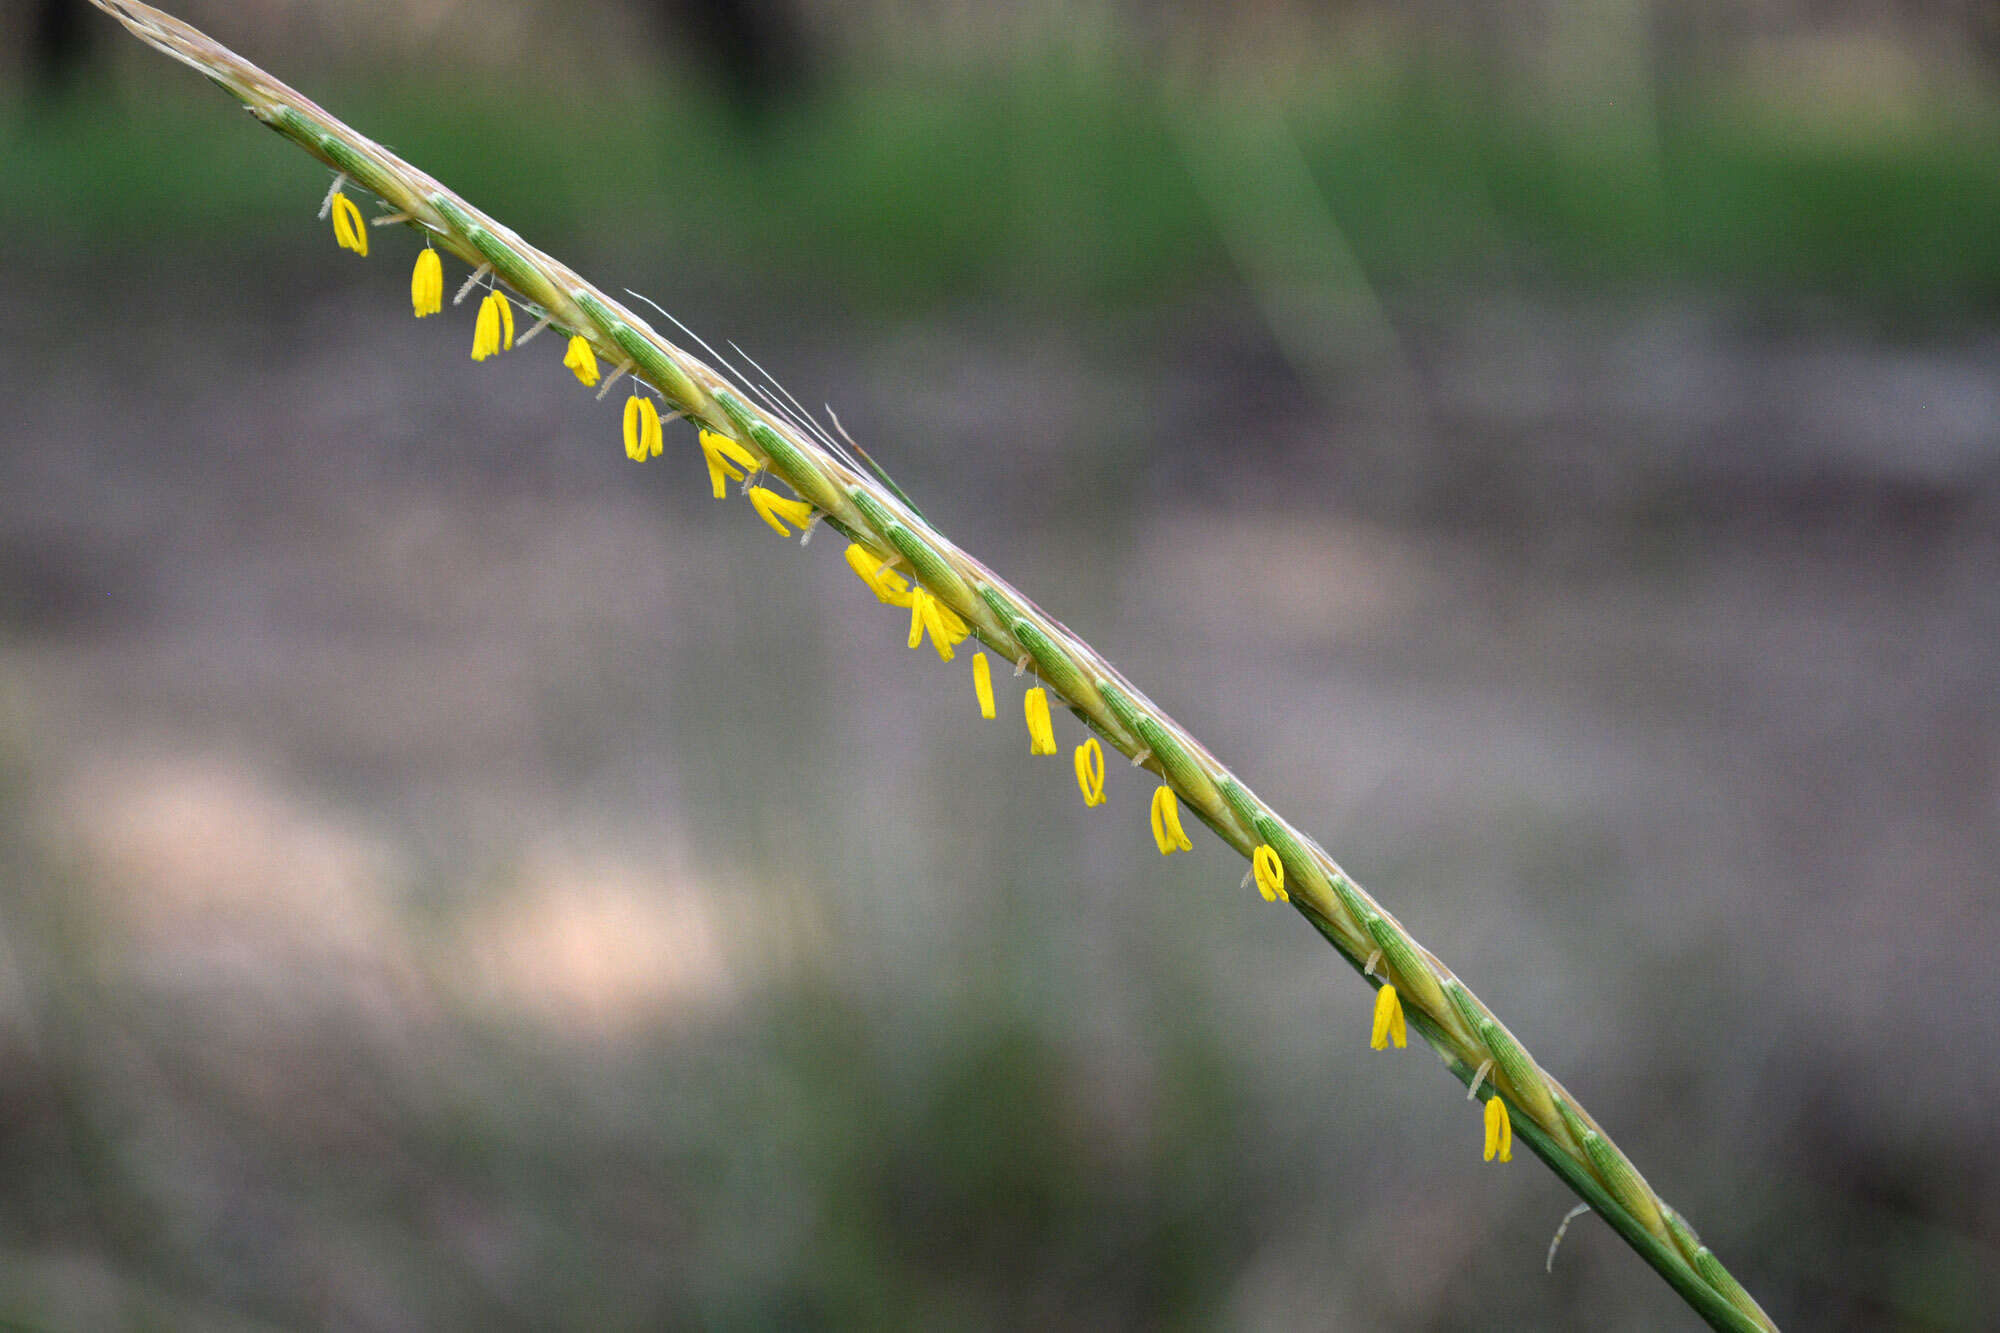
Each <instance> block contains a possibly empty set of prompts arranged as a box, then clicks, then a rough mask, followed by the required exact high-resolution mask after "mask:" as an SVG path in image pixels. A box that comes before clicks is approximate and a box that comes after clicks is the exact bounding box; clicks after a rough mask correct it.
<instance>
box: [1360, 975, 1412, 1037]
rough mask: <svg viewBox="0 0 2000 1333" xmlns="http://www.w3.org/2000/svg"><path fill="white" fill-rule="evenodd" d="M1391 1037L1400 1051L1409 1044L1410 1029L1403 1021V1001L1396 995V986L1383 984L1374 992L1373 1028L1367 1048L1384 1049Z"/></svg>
mask: <svg viewBox="0 0 2000 1333" xmlns="http://www.w3.org/2000/svg"><path fill="white" fill-rule="evenodd" d="M1392 1039H1393V1040H1394V1041H1395V1043H1396V1049H1397V1050H1399V1051H1400V1050H1402V1049H1403V1048H1404V1047H1405V1046H1408V1045H1409V1044H1410V1030H1409V1027H1408V1026H1407V1025H1406V1024H1405V1023H1404V1022H1403V1002H1402V1001H1401V1000H1400V999H1398V998H1397V997H1396V988H1395V987H1394V986H1391V985H1387V984H1384V985H1383V986H1382V987H1381V989H1379V990H1377V991H1376V992H1375V1030H1374V1031H1373V1032H1372V1033H1370V1034H1369V1037H1368V1046H1369V1049H1371V1050H1376V1051H1380V1050H1385V1049H1387V1047H1388V1045H1389V1042H1390V1041H1391V1040H1392Z"/></svg>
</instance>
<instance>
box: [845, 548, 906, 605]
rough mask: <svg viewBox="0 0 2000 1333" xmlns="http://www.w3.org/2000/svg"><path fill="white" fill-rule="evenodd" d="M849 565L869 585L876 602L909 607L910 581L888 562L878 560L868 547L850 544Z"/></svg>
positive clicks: (848, 549)
mask: <svg viewBox="0 0 2000 1333" xmlns="http://www.w3.org/2000/svg"><path fill="white" fill-rule="evenodd" d="M847 564H848V568H850V569H852V570H853V571H854V572H855V574H857V575H858V576H860V579H861V581H862V582H863V583H865V584H867V585H868V590H869V591H870V592H872V593H874V594H875V597H876V600H878V601H881V602H885V603H887V604H888V605H890V606H908V605H909V604H910V585H909V581H908V580H906V579H905V578H904V577H903V576H902V575H901V574H898V573H897V572H896V571H894V570H893V569H890V568H889V562H888V561H886V560H882V559H880V558H878V557H877V556H876V554H875V553H874V552H873V551H871V550H869V549H868V548H867V547H865V546H863V545H861V544H860V543H859V542H852V543H849V545H848V547H847Z"/></svg>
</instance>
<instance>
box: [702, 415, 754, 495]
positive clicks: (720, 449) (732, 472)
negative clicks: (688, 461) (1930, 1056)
mask: <svg viewBox="0 0 2000 1333" xmlns="http://www.w3.org/2000/svg"><path fill="white" fill-rule="evenodd" d="M700 438H701V453H702V457H704V458H706V459H707V460H708V484H709V487H710V489H712V490H713V491H714V492H715V498H716V499H718V500H720V499H722V497H724V496H725V495H727V494H729V487H728V483H729V482H732V481H742V480H743V478H744V477H745V476H747V475H748V474H750V473H752V472H755V471H756V470H757V469H759V468H761V467H763V466H764V465H763V464H762V463H760V462H758V461H757V456H756V455H755V454H753V453H751V452H750V451H749V450H748V449H745V448H744V447H743V446H742V445H740V444H738V443H737V442H736V441H734V440H732V439H730V438H729V437H728V436H727V435H718V434H716V433H715V432H714V431H712V430H705V431H702V432H701V436H700ZM739 468H740V469H741V471H738V469H739Z"/></svg>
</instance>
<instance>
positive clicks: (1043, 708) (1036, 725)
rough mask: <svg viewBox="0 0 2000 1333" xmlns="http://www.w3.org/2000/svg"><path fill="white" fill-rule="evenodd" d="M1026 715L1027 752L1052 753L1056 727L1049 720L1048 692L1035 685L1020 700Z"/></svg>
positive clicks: (1054, 749) (1054, 746) (1054, 748)
mask: <svg viewBox="0 0 2000 1333" xmlns="http://www.w3.org/2000/svg"><path fill="white" fill-rule="evenodd" d="M1021 707H1022V709H1023V710H1025V711H1026V713H1027V715H1028V753H1029V754H1054V753H1055V752H1056V729H1055V727H1054V726H1053V725H1051V724H1050V722H1049V692H1048V691H1047V690H1045V689H1043V688H1042V687H1041V686H1039V685H1037V686H1035V688H1034V689H1032V690H1029V691H1028V693H1027V694H1026V695H1025V696H1024V697H1023V698H1022V700H1021Z"/></svg>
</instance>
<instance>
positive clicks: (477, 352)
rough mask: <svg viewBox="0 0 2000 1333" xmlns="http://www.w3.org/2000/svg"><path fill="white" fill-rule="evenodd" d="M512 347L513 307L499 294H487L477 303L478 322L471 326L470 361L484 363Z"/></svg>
mask: <svg viewBox="0 0 2000 1333" xmlns="http://www.w3.org/2000/svg"><path fill="white" fill-rule="evenodd" d="M513 345H514V307H513V306H512V305H511V304H509V302H508V300H507V298H506V297H504V296H502V295H501V294H500V293H499V292H488V293H486V299H485V300H483V301H481V302H480V303H479V322H478V323H476V324H474V325H473V326H472V359H473V360H474V361H484V360H485V359H486V358H487V357H489V356H493V355H495V354H496V353H499V352H504V351H506V350H507V349H508V348H510V347H512V346H513Z"/></svg>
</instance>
